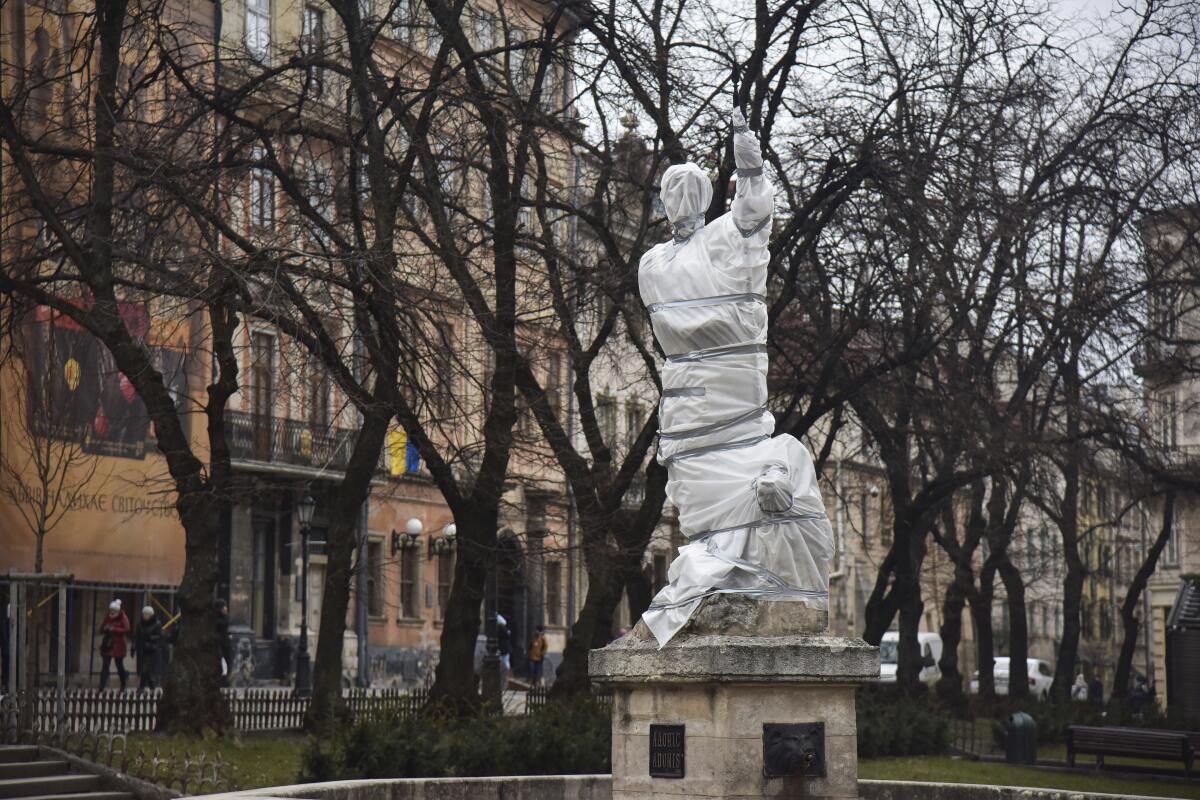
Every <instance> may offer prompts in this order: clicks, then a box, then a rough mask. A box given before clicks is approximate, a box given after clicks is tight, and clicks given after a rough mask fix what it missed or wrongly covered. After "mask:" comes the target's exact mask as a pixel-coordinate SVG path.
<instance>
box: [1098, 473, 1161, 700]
mask: <svg viewBox="0 0 1200 800" xmlns="http://www.w3.org/2000/svg"><path fill="white" fill-rule="evenodd" d="M1162 515H1163V517H1162V527H1160V528H1159V530H1158V536H1157V537H1156V538H1155V540H1154V543H1153V544H1152V545H1151V546H1150V552H1148V553H1147V554H1146V558H1145V560H1144V561H1143V562H1142V565H1141V566H1140V567H1138V571H1137V573H1136V574H1135V575H1134V576H1133V581H1132V582H1131V583H1130V584H1129V590H1128V591H1127V592H1126V593H1125V599H1124V600H1123V601H1122V602H1121V625H1122V627H1123V628H1124V634H1125V638H1124V639H1123V640H1122V641H1121V654H1120V655H1119V656H1118V657H1117V672H1116V675H1115V676H1114V677H1113V688H1112V697H1113V699H1124V698H1126V697H1128V696H1129V678H1130V676H1131V675H1132V674H1133V653H1134V651H1135V650H1137V641H1138V633H1139V629H1140V628H1141V625H1139V624H1138V618H1137V608H1138V604H1139V603H1140V602H1141V599H1142V592H1144V591H1146V584H1147V583H1148V582H1149V581H1150V576H1151V575H1153V574H1154V570H1155V569H1157V567H1158V559H1159V556H1161V555H1162V551H1163V550H1164V549H1165V548H1166V546H1167V542H1168V541H1169V540H1170V538H1171V529H1172V527H1174V523H1175V493H1174V492H1168V493H1167V495H1166V497H1164V498H1163V509H1162ZM1147 622H1148V621H1147Z"/></svg>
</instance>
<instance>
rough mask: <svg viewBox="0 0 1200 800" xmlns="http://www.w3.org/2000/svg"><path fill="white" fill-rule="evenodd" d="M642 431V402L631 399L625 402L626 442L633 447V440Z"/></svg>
mask: <svg viewBox="0 0 1200 800" xmlns="http://www.w3.org/2000/svg"><path fill="white" fill-rule="evenodd" d="M641 432H642V404H641V403H639V402H638V401H637V400H630V401H629V402H628V403H626V404H625V444H626V445H627V446H629V447H633V441H634V440H635V439H637V435H638V434H639V433H641Z"/></svg>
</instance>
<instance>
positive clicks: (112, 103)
mask: <svg viewBox="0 0 1200 800" xmlns="http://www.w3.org/2000/svg"><path fill="white" fill-rule="evenodd" d="M17 8H23V9H25V12H26V13H27V14H28V15H29V16H28V17H27V18H26V19H25V20H22V22H23V24H25V23H32V25H35V26H40V27H41V29H42V30H43V31H44V32H45V35H46V36H47V37H49V41H63V42H64V43H66V48H65V49H64V50H62V51H60V52H59V53H58V54H57V55H56V57H55V58H46V59H43V60H40V61H39V60H38V57H37V56H36V52H35V57H34V59H33V60H32V62H30V63H26V62H24V61H22V60H21V58H22V57H23V56H24V53H25V51H24V50H23V48H16V49H14V50H7V49H6V51H5V52H6V53H16V54H17V56H18V60H17V62H16V63H10V64H5V65H4V71H5V73H6V74H9V75H13V76H15V78H14V81H13V83H11V84H9V85H7V86H6V92H7V93H6V96H5V97H4V98H3V100H2V101H0V138H2V139H3V142H4V145H5V152H6V154H7V156H8V160H9V164H8V167H9V169H11V173H10V174H11V175H12V176H13V182H12V183H11V184H9V185H7V186H6V187H5V191H6V202H9V201H13V200H14V198H19V202H11V203H10V204H9V205H8V213H7V215H6V218H5V221H4V224H5V236H4V239H5V242H6V248H7V249H8V252H7V253H6V265H5V269H4V270H3V271H2V272H0V292H3V293H5V294H7V295H12V296H18V297H20V298H22V299H23V300H24V302H26V303H32V304H37V305H40V306H43V307H45V308H47V309H49V312H50V313H51V314H52V315H54V316H56V317H61V318H63V319H66V320H70V321H71V323H72V324H74V325H77V326H79V327H80V328H82V329H83V330H84V331H86V332H87V333H88V334H90V335H91V336H93V337H95V339H96V340H97V341H98V342H99V343H100V345H101V346H102V347H103V348H104V350H105V352H107V353H108V354H109V355H110V356H111V358H112V361H113V363H114V365H115V368H116V369H117V370H119V371H120V372H121V373H122V374H123V375H124V376H125V378H126V380H128V382H129V384H130V385H131V386H132V387H133V390H134V391H135V392H136V393H137V395H138V397H139V398H140V399H141V401H142V402H143V403H144V405H145V408H146V412H147V414H148V416H149V418H150V421H151V422H152V423H153V425H154V431H155V436H156V441H157V445H158V449H159V452H160V453H161V454H162V455H163V457H164V459H165V461H166V465H167V470H168V472H169V476H170V481H171V483H172V485H173V488H174V490H175V493H176V499H175V508H176V510H177V512H178V513H179V517H180V521H181V523H182V525H183V528H184V531H185V533H186V567H185V572H184V577H183V581H182V583H181V584H180V587H179V594H178V599H179V603H180V608H181V611H182V613H183V616H184V620H185V622H184V623H183V631H182V635H181V637H180V639H179V644H178V646H177V648H176V650H175V658H174V662H173V665H172V670H171V673H170V675H169V676H168V680H167V684H166V687H165V694H164V696H163V699H162V701H161V703H160V706H159V713H160V717H159V727H160V729H162V730H178V731H193V732H199V731H204V730H214V729H215V730H218V731H221V730H224V729H226V728H228V727H229V725H230V724H231V719H230V717H229V714H228V709H227V708H226V706H225V703H224V701H223V699H222V697H221V694H220V675H219V666H218V660H217V658H216V657H215V656H214V653H216V652H218V647H217V632H216V624H215V623H216V619H215V611H214V609H213V602H212V599H213V595H214V591H215V585H216V577H217V558H216V553H217V536H218V529H219V524H220V519H221V515H222V512H223V509H226V508H228V507H229V504H230V502H231V497H232V494H233V491H234V487H233V476H232V473H231V470H230V465H229V450H228V447H227V445H226V442H225V421H224V409H225V403H226V400H227V399H228V398H229V396H230V395H231V394H233V392H234V391H236V389H237V361H236V358H235V357H234V353H233V350H232V346H231V337H232V335H233V330H234V327H235V326H236V323H237V314H236V311H235V310H234V309H233V307H232V306H231V305H230V303H229V302H228V301H229V299H230V295H231V293H230V288H231V286H230V284H229V283H228V279H227V275H226V274H225V273H223V272H221V271H220V270H216V269H213V268H212V266H211V265H209V264H207V263H205V262H203V261H198V260H193V259H191V258H189V257H188V255H187V253H188V252H189V250H188V248H187V246H186V243H187V242H189V241H191V240H193V239H197V238H198V239H204V238H205V237H206V236H209V235H211V234H212V232H211V230H203V229H199V230H198V229H195V228H192V227H189V226H188V225H187V224H186V222H185V223H181V222H180V219H181V216H180V214H179V207H178V205H176V204H172V203H170V202H169V201H168V200H167V197H168V195H166V194H164V192H163V191H162V190H163V189H164V184H169V183H170V182H172V181H176V182H182V181H188V182H189V190H190V192H191V194H192V196H194V197H197V198H205V197H210V196H211V189H212V183H211V180H212V177H213V173H212V171H211V169H207V168H206V169H202V170H196V169H195V167H196V165H197V164H203V163H206V162H207V157H208V150H207V146H206V145H207V140H206V138H205V137H204V136H203V135H202V134H201V133H199V131H206V130H209V128H208V127H207V126H206V125H200V124H198V122H197V118H196V117H195V116H193V111H192V110H189V109H188V108H187V106H186V103H184V102H182V100H181V98H179V97H178V96H177V95H175V94H174V93H173V92H172V87H170V86H167V87H164V86H163V84H162V79H163V66H162V64H163V62H162V59H161V58H160V57H159V55H160V52H159V50H158V49H157V48H155V47H154V46H152V43H153V42H154V41H155V40H156V34H157V33H158V32H159V31H160V30H162V28H163V26H164V25H167V24H169V25H171V26H172V29H173V31H174V34H175V38H174V41H173V45H172V46H173V47H175V48H176V53H175V58H177V59H179V60H183V61H191V62H193V63H195V62H198V61H201V60H203V59H204V58H205V57H206V56H205V55H204V54H205V48H206V44H207V42H208V41H209V37H208V36H207V33H206V31H211V20H208V19H204V18H199V19H197V18H191V17H184V18H180V17H179V16H178V15H174V14H173V13H170V12H168V11H167V10H166V8H165V7H159V6H157V5H155V4H150V5H146V6H138V7H136V8H135V7H130V6H128V5H127V4H126V3H124V2H116V3H101V4H97V5H95V6H94V7H91V8H80V9H72V11H71V13H70V14H66V13H58V12H51V11H45V10H42V9H41V8H40V7H34V6H17ZM50 31H54V32H55V33H59V34H61V37H56V36H54V35H53V34H51V33H50ZM39 35H41V34H39ZM9 86H11V91H10V90H9V88H8V87H9ZM201 119H203V118H201ZM197 174H199V175H200V176H201V177H200V178H199V179H197V178H196V177H195V176H196V175H197ZM196 286H200V287H202V291H200V292H193V291H191V289H193V288H194V287H196ZM159 297H173V298H186V299H180V300H178V301H176V302H175V304H174V305H172V303H170V302H164V303H162V304H161V305H160V306H158V307H159V308H161V309H163V310H164V311H165V313H164V315H163V319H164V320H169V321H171V322H172V324H175V325H181V326H183V329H184V330H188V329H189V326H190V325H192V324H193V323H195V322H197V321H199V320H203V322H204V324H205V326H206V329H205V333H204V334H203V335H201V336H197V337H194V339H193V343H194V344H195V346H196V348H195V349H196V350H197V351H199V352H201V353H209V354H211V358H212V370H211V375H212V380H211V382H210V383H209V385H208V387H207V391H206V394H207V397H206V398H205V400H204V401H203V402H200V403H197V405H196V406H195V407H193V406H191V405H190V402H191V401H190V400H186V401H183V402H180V401H178V400H177V397H176V396H175V392H174V391H173V390H174V388H175V387H173V386H172V385H170V383H169V382H168V380H167V379H166V378H165V377H164V374H163V371H162V370H160V369H159V366H158V365H157V364H156V361H155V358H154V355H153V352H152V348H151V347H150V342H149V339H148V334H149V333H150V331H149V330H148V326H147V325H146V324H145V315H144V314H142V313H138V312H137V311H136V310H134V309H135V308H137V307H141V308H144V307H145V304H146V303H150V302H153V301H154V299H155V298H159ZM197 412H198V413H199V414H200V415H201V416H202V418H203V419H204V420H205V422H206V425H207V437H206V440H207V441H206V442H205V447H206V449H207V452H204V451H201V450H199V449H198V448H197V446H196V444H194V443H193V441H192V439H191V437H190V435H189V426H188V424H187V420H188V419H189V417H190V416H191V415H192V414H193V413H197Z"/></svg>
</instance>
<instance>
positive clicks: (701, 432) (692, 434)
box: [658, 394, 767, 441]
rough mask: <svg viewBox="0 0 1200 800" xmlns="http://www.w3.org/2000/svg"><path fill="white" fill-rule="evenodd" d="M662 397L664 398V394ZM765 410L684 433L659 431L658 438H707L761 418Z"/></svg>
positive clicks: (760, 409)
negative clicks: (709, 435)
mask: <svg viewBox="0 0 1200 800" xmlns="http://www.w3.org/2000/svg"><path fill="white" fill-rule="evenodd" d="M663 396H664V397H666V395H665V394H664V395H663ZM766 410H767V407H766V406H765V405H762V406H759V407H758V408H752V409H750V410H749V411H745V412H743V413H741V414H738V415H737V416H736V417H730V418H729V419H723V420H719V421H717V422H710V423H708V424H707V425H701V426H699V427H696V428H688V429H687V430H686V431H675V432H670V431H666V432H663V431H660V432H659V434H658V438H659V439H666V440H668V441H677V440H679V439H694V438H696V437H697V436H707V435H708V434H710V433H716V432H717V431H723V430H725V429H726V428H732V427H733V426H734V425H738V424H740V423H742V422H749V421H750V420H752V419H757V418H758V417H761V416H762V415H763V412H765V411H766Z"/></svg>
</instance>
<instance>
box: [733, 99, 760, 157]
mask: <svg viewBox="0 0 1200 800" xmlns="http://www.w3.org/2000/svg"><path fill="white" fill-rule="evenodd" d="M733 161H734V163H735V164H736V165H737V168H738V169H751V170H752V169H759V168H761V167H762V163H763V160H762V148H761V147H760V146H759V144H758V137H757V136H755V135H754V132H753V131H751V130H750V126H749V125H747V124H746V117H745V116H744V115H743V114H742V112H741V110H740V109H737V108H735V109H734V110H733Z"/></svg>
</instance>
